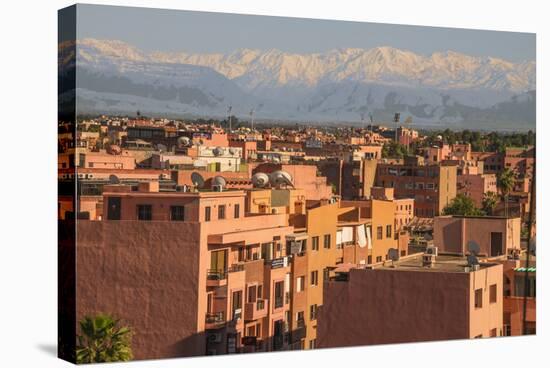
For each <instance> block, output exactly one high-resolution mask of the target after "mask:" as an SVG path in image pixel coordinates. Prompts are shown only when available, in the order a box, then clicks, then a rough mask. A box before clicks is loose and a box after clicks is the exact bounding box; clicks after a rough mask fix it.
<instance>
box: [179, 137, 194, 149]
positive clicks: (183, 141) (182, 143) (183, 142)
mask: <svg viewBox="0 0 550 368" xmlns="http://www.w3.org/2000/svg"><path fill="white" fill-rule="evenodd" d="M190 143H191V140H190V139H189V137H185V136H183V137H179V138H178V148H184V147H189V144H190Z"/></svg>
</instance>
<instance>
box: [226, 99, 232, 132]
mask: <svg viewBox="0 0 550 368" xmlns="http://www.w3.org/2000/svg"><path fill="white" fill-rule="evenodd" d="M231 110H233V106H231V105H229V107H228V108H227V115H228V116H229V133H231V132H232V131H233V129H232V127H231Z"/></svg>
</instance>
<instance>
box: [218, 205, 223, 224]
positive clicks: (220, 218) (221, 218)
mask: <svg viewBox="0 0 550 368" xmlns="http://www.w3.org/2000/svg"><path fill="white" fill-rule="evenodd" d="M224 218H225V204H220V205H219V206H218V220H223V219H224Z"/></svg>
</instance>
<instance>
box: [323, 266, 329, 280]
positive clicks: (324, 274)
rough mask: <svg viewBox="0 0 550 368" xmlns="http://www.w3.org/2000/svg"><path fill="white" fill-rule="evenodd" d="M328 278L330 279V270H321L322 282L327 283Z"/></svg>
mask: <svg viewBox="0 0 550 368" xmlns="http://www.w3.org/2000/svg"><path fill="white" fill-rule="evenodd" d="M329 277H330V270H329V269H328V268H325V269H323V282H326V281H328V280H329Z"/></svg>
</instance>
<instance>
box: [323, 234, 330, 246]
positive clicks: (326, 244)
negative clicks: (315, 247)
mask: <svg viewBox="0 0 550 368" xmlns="http://www.w3.org/2000/svg"><path fill="white" fill-rule="evenodd" d="M323 246H324V247H325V249H330V234H325V238H324V243H323Z"/></svg>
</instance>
